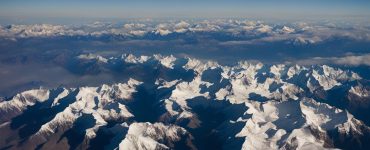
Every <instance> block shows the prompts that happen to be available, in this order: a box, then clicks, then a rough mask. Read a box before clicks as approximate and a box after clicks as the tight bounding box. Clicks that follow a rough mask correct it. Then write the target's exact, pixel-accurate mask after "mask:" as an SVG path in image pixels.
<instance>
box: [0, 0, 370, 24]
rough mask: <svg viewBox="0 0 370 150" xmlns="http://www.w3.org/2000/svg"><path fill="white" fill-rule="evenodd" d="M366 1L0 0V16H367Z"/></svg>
mask: <svg viewBox="0 0 370 150" xmlns="http://www.w3.org/2000/svg"><path fill="white" fill-rule="evenodd" d="M369 8H370V1H369V0H300V1H298V0H263V1H262V0H201V1H200V0H0V19H24V20H27V19H28V20H32V19H42V18H53V19H58V18H69V19H79V18H156V17H159V18H176V17H180V18H218V17H234V18H238V17H239V18H244V17H250V18H263V17H265V18H303V17H306V18H310V17H324V18H325V17H327V18H331V17H354V16H370V9H369Z"/></svg>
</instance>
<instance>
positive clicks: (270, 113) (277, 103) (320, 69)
mask: <svg viewBox="0 0 370 150" xmlns="http://www.w3.org/2000/svg"><path fill="white" fill-rule="evenodd" d="M69 59H70V60H73V61H69V63H66V65H65V66H66V68H70V69H71V71H77V72H76V73H77V74H78V73H81V72H83V73H84V74H86V73H87V74H92V75H93V74H96V73H98V74H104V73H114V74H115V76H120V78H121V79H122V80H125V81H124V82H121V83H113V84H101V85H98V86H76V87H73V88H70V87H63V86H61V87H59V88H55V89H47V88H39V89H32V90H26V91H23V92H20V93H18V94H15V95H14V96H12V97H10V98H6V99H3V100H2V101H0V114H1V116H0V123H1V125H0V135H1V136H0V148H1V149H51V148H57V149H115V148H118V149H123V150H126V149H200V150H201V149H325V148H339V149H352V148H356V149H364V150H365V149H369V148H370V145H369V142H368V141H370V128H369V126H370V120H369V118H370V115H369V114H370V113H369V112H370V109H369V108H370V101H369V100H370V90H369V89H370V87H369V86H370V83H369V81H368V80H367V79H364V78H363V77H362V76H361V75H359V74H357V73H356V72H354V71H351V70H342V69H340V68H336V67H331V66H327V65H315V66H311V67H305V66H299V65H286V64H285V65H284V64H277V65H268V64H262V63H250V62H245V61H242V62H239V63H238V64H237V65H235V66H224V65H220V64H218V63H217V62H213V61H200V60H197V59H193V58H176V57H173V56H162V55H152V56H134V55H122V56H119V57H110V58H106V57H103V56H100V55H95V54H83V55H78V56H76V57H71V58H69ZM64 64H65V63H64ZM72 66H73V67H72Z"/></svg>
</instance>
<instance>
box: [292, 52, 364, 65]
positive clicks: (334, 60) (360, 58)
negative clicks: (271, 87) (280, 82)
mask: <svg viewBox="0 0 370 150" xmlns="http://www.w3.org/2000/svg"><path fill="white" fill-rule="evenodd" d="M289 63H291V62H289ZM296 63H297V64H302V65H314V64H336V65H349V66H359V65H366V66H370V54H365V55H357V56H354V55H353V56H343V57H314V58H311V59H303V60H298V61H297V62H296Z"/></svg>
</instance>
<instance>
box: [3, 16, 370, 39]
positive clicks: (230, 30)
mask: <svg viewBox="0 0 370 150" xmlns="http://www.w3.org/2000/svg"><path fill="white" fill-rule="evenodd" d="M338 26H339V25H338ZM189 32H190V33H200V34H203V33H214V32H218V33H225V34H227V35H230V36H237V37H254V38H253V40H251V41H248V42H252V41H257V42H258V41H264V42H269V41H281V40H290V41H291V42H292V43H295V44H314V43H318V42H321V41H324V40H326V39H330V38H331V37H333V36H342V37H349V38H353V39H356V40H366V41H368V40H370V36H369V35H368V34H367V33H369V32H370V31H369V29H368V28H366V27H361V26H359V27H357V26H356V27H353V29H351V30H348V29H346V28H341V27H336V28H333V26H332V25H329V24H315V23H311V24H310V23H302V22H300V23H290V24H284V25H279V24H270V23H264V22H262V21H253V20H231V19H229V20H227V19H219V20H203V21H190V20H189V21H184V20H182V21H164V22H161V23H154V22H141V23H140V22H134V23H121V24H113V23H102V22H96V23H93V24H85V25H79V26H76V25H74V26H69V25H51V24H33V25H7V26H0V37H7V38H28V37H57V36H91V37H101V36H104V35H113V36H124V37H143V36H145V35H158V36H168V35H171V34H186V33H189ZM243 42H245V41H242V43H243ZM238 43H239V42H238V41H227V42H225V43H223V44H226V45H227V44H238Z"/></svg>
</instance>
